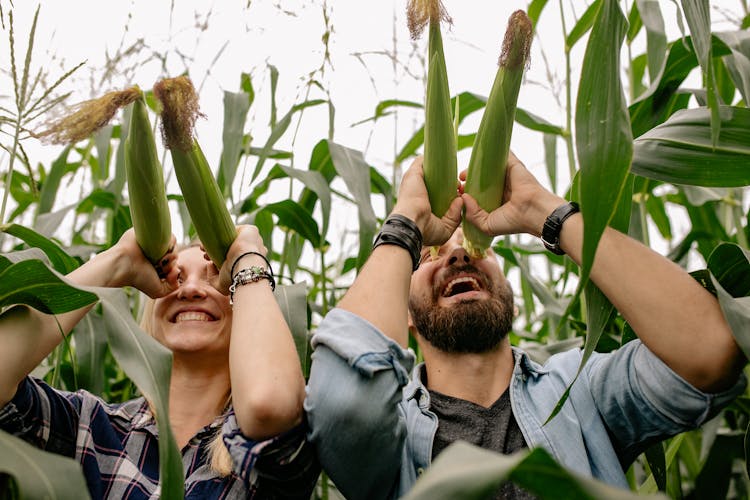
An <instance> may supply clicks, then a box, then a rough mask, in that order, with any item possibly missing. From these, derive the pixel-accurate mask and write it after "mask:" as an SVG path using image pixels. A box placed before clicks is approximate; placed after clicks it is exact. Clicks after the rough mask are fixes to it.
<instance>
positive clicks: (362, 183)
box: [328, 141, 377, 269]
mask: <svg viewBox="0 0 750 500" xmlns="http://www.w3.org/2000/svg"><path fill="white" fill-rule="evenodd" d="M328 148H329V151H330V155H331V161H332V163H333V166H334V168H335V169H336V172H337V173H338V174H339V176H340V177H341V178H342V179H343V180H344V182H345V183H346V187H347V188H348V189H349V192H350V193H351V194H352V196H354V201H355V202H356V203H357V209H358V210H357V213H358V217H359V252H358V254H357V269H360V268H361V267H362V266H363V265H364V263H365V261H366V260H367V257H369V255H370V251H371V250H372V242H373V239H374V237H375V226H376V224H377V219H376V218H375V211H374V210H373V209H372V203H371V201H370V166H369V165H368V164H367V162H366V161H365V157H364V155H363V154H362V152H360V151H356V150H354V149H349V148H347V147H344V146H341V145H339V144H336V143H334V142H331V141H328Z"/></svg>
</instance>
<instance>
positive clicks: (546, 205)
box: [525, 192, 568, 238]
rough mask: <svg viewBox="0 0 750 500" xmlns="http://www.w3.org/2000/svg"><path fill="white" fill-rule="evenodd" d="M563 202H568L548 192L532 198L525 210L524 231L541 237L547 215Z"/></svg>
mask: <svg viewBox="0 0 750 500" xmlns="http://www.w3.org/2000/svg"><path fill="white" fill-rule="evenodd" d="M565 203H568V200H566V199H565V198H561V197H560V196H557V195H555V194H552V193H549V192H545V194H544V195H540V196H535V197H534V198H532V200H531V202H530V203H529V206H528V208H527V209H526V212H525V219H526V232H527V233H529V234H531V235H533V236H536V237H537V238H539V237H541V235H542V229H543V228H544V222H545V221H546V220H547V217H548V216H549V215H550V214H551V213H552V212H553V211H554V210H555V209H556V208H557V207H559V206H560V205H564V204H565Z"/></svg>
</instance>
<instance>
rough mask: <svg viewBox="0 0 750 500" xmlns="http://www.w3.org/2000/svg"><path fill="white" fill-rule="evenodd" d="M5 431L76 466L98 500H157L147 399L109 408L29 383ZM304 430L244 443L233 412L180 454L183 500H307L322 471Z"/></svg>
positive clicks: (0, 417) (2, 412)
mask: <svg viewBox="0 0 750 500" xmlns="http://www.w3.org/2000/svg"><path fill="white" fill-rule="evenodd" d="M220 425H221V426H222V428H221V429H218V427H219V426H220ZM0 428H1V429H3V430H4V431H6V432H9V433H11V434H13V435H15V436H18V437H20V438H22V439H25V440H26V441H27V442H29V443H31V444H33V445H35V446H37V447H39V448H41V449H43V450H47V451H50V452H53V453H58V454H60V455H65V456H69V457H74V458H75V459H76V460H78V461H79V462H80V463H81V467H82V469H83V473H84V476H85V478H86V482H87V485H88V489H89V493H90V494H91V497H92V498H94V499H98V498H118V499H119V498H129V499H141V498H144V499H145V498H159V495H160V485H159V452H158V444H157V440H158V435H157V429H156V422H155V420H154V417H153V415H152V414H151V411H150V410H149V407H148V404H147V403H146V401H145V399H144V398H137V399H133V400H131V401H127V402H125V403H122V404H107V403H106V402H104V401H103V400H102V399H100V398H98V397H96V396H94V395H93V394H91V393H89V392H86V391H83V390H81V391H77V392H65V391H58V390H56V389H53V388H52V387H50V386H49V385H47V384H45V383H44V382H42V381H40V380H38V379H35V378H32V377H26V378H25V379H24V380H23V382H21V384H20V385H19V386H18V391H17V392H16V395H15V397H14V398H13V400H12V401H10V402H9V403H8V404H7V405H6V406H5V407H4V408H2V409H0ZM305 429H306V426H305V425H304V424H303V425H299V426H297V427H295V428H294V429H292V430H290V431H288V432H286V433H284V434H282V435H280V436H276V437H274V438H271V439H268V440H265V441H253V440H251V439H248V438H246V437H245V436H244V435H242V433H241V432H240V430H239V427H238V425H237V420H236V418H235V416H234V411H233V410H232V409H230V411H229V412H228V413H227V414H226V415H225V416H223V417H221V418H219V419H217V420H216V421H214V422H213V423H211V424H210V425H208V426H206V427H204V428H203V429H201V430H200V431H199V432H198V433H197V434H196V435H195V436H194V437H193V438H192V439H191V440H190V442H189V443H188V444H187V445H186V446H185V447H184V448H183V449H182V465H183V468H184V470H185V498H210V499H229V498H264V499H265V498H310V494H311V492H312V489H313V487H314V485H315V481H316V479H317V476H318V472H319V466H318V464H317V460H316V458H315V453H314V450H313V449H312V446H311V445H310V444H309V443H308V442H307V441H306V439H305ZM217 432H221V433H222V434H223V439H224V443H225V444H226V446H227V448H228V449H229V453H230V455H231V457H232V461H233V469H234V470H233V471H232V474H231V475H229V476H227V477H219V476H218V475H217V474H216V473H215V472H214V471H212V470H211V468H210V467H209V465H208V463H207V455H208V445H209V443H210V442H211V441H212V439H213V438H214V436H215V435H216V433H217Z"/></svg>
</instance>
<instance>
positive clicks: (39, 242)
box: [0, 224, 78, 274]
mask: <svg viewBox="0 0 750 500" xmlns="http://www.w3.org/2000/svg"><path fill="white" fill-rule="evenodd" d="M0 231H2V232H4V233H6V234H10V235H12V236H15V237H16V238H18V239H20V240H22V241H23V242H24V243H26V244H27V245H28V246H30V247H36V248H39V249H41V250H42V251H44V253H45V254H46V255H47V257H48V258H49V260H50V263H51V264H52V267H54V268H55V271H57V272H59V273H61V274H68V273H69V272H71V271H72V270H74V269H76V268H77V267H78V261H77V260H76V259H74V258H73V257H71V256H70V255H68V254H67V253H66V252H65V250H63V249H62V248H61V247H60V245H58V244H57V243H55V242H54V241H52V240H50V239H48V238H45V237H44V236H42V235H41V234H39V233H37V232H36V231H34V230H32V229H29V228H27V227H25V226H21V225H19V224H3V225H0Z"/></svg>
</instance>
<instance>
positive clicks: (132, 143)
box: [125, 94, 172, 263]
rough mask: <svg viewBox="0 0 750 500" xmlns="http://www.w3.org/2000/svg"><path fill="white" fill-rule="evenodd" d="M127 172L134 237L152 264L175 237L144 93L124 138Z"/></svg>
mask: <svg viewBox="0 0 750 500" xmlns="http://www.w3.org/2000/svg"><path fill="white" fill-rule="evenodd" d="M125 175H126V177H127V180H128V196H129V198H130V216H131V218H132V219H133V229H134V230H135V239H136V241H137V242H138V245H140V247H141V250H143V253H144V254H145V255H146V257H148V259H149V260H150V261H151V262H152V263H157V262H158V261H159V259H161V258H162V257H163V256H164V254H165V253H167V250H169V243H170V240H171V237H172V219H171V217H170V215H169V206H168V204H167V192H166V189H165V187H164V173H163V170H162V166H161V163H160V162H159V157H158V154H157V152H156V141H155V140H154V132H153V130H152V129H151V122H150V121H149V119H148V108H147V107H146V102H145V100H144V99H143V95H142V94H141V97H140V98H139V99H137V100H136V101H135V102H134V103H133V108H132V110H131V114H130V126H129V127H128V137H127V139H125Z"/></svg>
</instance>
